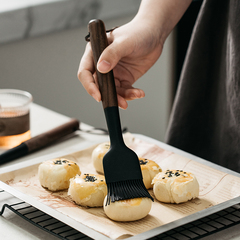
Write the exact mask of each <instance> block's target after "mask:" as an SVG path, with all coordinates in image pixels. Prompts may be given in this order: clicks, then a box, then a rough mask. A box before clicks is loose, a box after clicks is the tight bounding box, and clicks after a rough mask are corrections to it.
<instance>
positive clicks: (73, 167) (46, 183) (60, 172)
mask: <svg viewBox="0 0 240 240" xmlns="http://www.w3.org/2000/svg"><path fill="white" fill-rule="evenodd" d="M77 174H81V171H80V169H79V166H78V165H77V163H75V162H73V161H71V160H68V159H66V158H55V159H51V160H48V161H45V162H43V163H41V164H40V165H39V167H38V178H39V181H40V184H41V185H42V186H43V187H45V188H47V189H48V190H51V191H58V190H65V189H68V187H69V180H70V179H71V178H72V177H75V176H76V175H77Z"/></svg>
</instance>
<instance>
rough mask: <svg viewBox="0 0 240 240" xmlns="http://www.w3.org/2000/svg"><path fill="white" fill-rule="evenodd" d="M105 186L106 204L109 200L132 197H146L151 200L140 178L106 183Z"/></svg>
mask: <svg viewBox="0 0 240 240" xmlns="http://www.w3.org/2000/svg"><path fill="white" fill-rule="evenodd" d="M107 187H108V194H107V201H106V205H109V204H110V203H111V202H115V201H119V200H126V199H132V198H144V197H147V198H150V199H151V200H152V201H153V198H152V196H151V195H150V194H149V192H148V191H147V189H146V187H145V186H144V183H143V181H142V180H141V179H136V180H127V181H121V182H113V183H108V184H107Z"/></svg>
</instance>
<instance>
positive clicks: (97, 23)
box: [88, 19, 118, 109]
mask: <svg viewBox="0 0 240 240" xmlns="http://www.w3.org/2000/svg"><path fill="white" fill-rule="evenodd" d="M88 31H89V33H90V42H91V46H92V51H93V58H94V64H95V69H96V72H97V78H98V84H99V89H100V92H101V96H102V104H103V108H104V109H105V108H107V107H113V106H118V101H117V93H116V87H115V81H114V76H113V71H110V72H108V73H106V74H103V73H100V72H99V71H98V70H97V62H98V59H99V57H100V55H101V54H102V52H103V50H104V49H105V48H106V47H107V46H108V40H107V35H106V29H105V25H104V23H103V21H102V20H99V19H94V20H91V21H90V22H89V24H88Z"/></svg>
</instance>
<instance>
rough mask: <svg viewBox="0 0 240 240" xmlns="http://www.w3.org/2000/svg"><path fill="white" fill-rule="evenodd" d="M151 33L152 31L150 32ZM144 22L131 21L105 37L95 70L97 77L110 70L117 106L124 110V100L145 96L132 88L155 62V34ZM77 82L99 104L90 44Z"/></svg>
mask: <svg viewBox="0 0 240 240" xmlns="http://www.w3.org/2000/svg"><path fill="white" fill-rule="evenodd" d="M154 30H155V29H154ZM154 30H153V29H151V28H150V27H149V25H148V23H147V22H146V21H142V22H141V21H139V20H138V22H136V20H135V19H133V20H132V21H131V22H129V23H128V24H126V25H123V26H122V27H119V28H117V29H115V30H114V31H113V32H110V33H108V34H107V35H108V42H109V46H108V47H107V48H106V49H105V50H104V51H103V53H102V54H101V56H100V58H99V61H98V64H97V68H98V71H99V72H101V73H107V72H109V71H110V70H112V69H113V73H114V78H115V85H116V90H117V97H118V105H119V107H121V108H123V109H126V108H127V106H128V104H127V101H128V100H133V99H137V98H142V97H144V96H145V93H144V91H143V90H141V89H138V88H134V87H133V84H134V83H135V82H136V81H137V79H139V78H140V77H141V76H142V75H143V74H144V73H146V72H147V71H148V70H149V69H150V68H151V67H152V66H153V64H154V63H155V62H156V61H157V59H158V58H159V56H160V55H161V52H162V45H163V44H162V43H161V41H160V35H159V33H158V32H157V31H154ZM78 78H79V80H80V81H81V83H82V85H83V86H84V88H85V89H86V91H87V92H88V93H89V94H90V95H91V96H92V97H93V98H94V99H95V100H97V101H100V100H101V94H100V92H99V88H98V84H97V76H96V71H95V67H94V63H93V55H92V50H91V44H90V43H88V44H87V46H86V49H85V53H84V55H83V57H82V59H81V62H80V66H79V71H78Z"/></svg>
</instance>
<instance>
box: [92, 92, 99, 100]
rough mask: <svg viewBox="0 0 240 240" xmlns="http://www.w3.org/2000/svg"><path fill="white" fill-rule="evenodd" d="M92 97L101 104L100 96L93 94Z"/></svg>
mask: <svg viewBox="0 0 240 240" xmlns="http://www.w3.org/2000/svg"><path fill="white" fill-rule="evenodd" d="M92 97H93V98H94V99H95V100H96V101H97V102H100V99H99V97H98V94H95V93H93V94H92Z"/></svg>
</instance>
